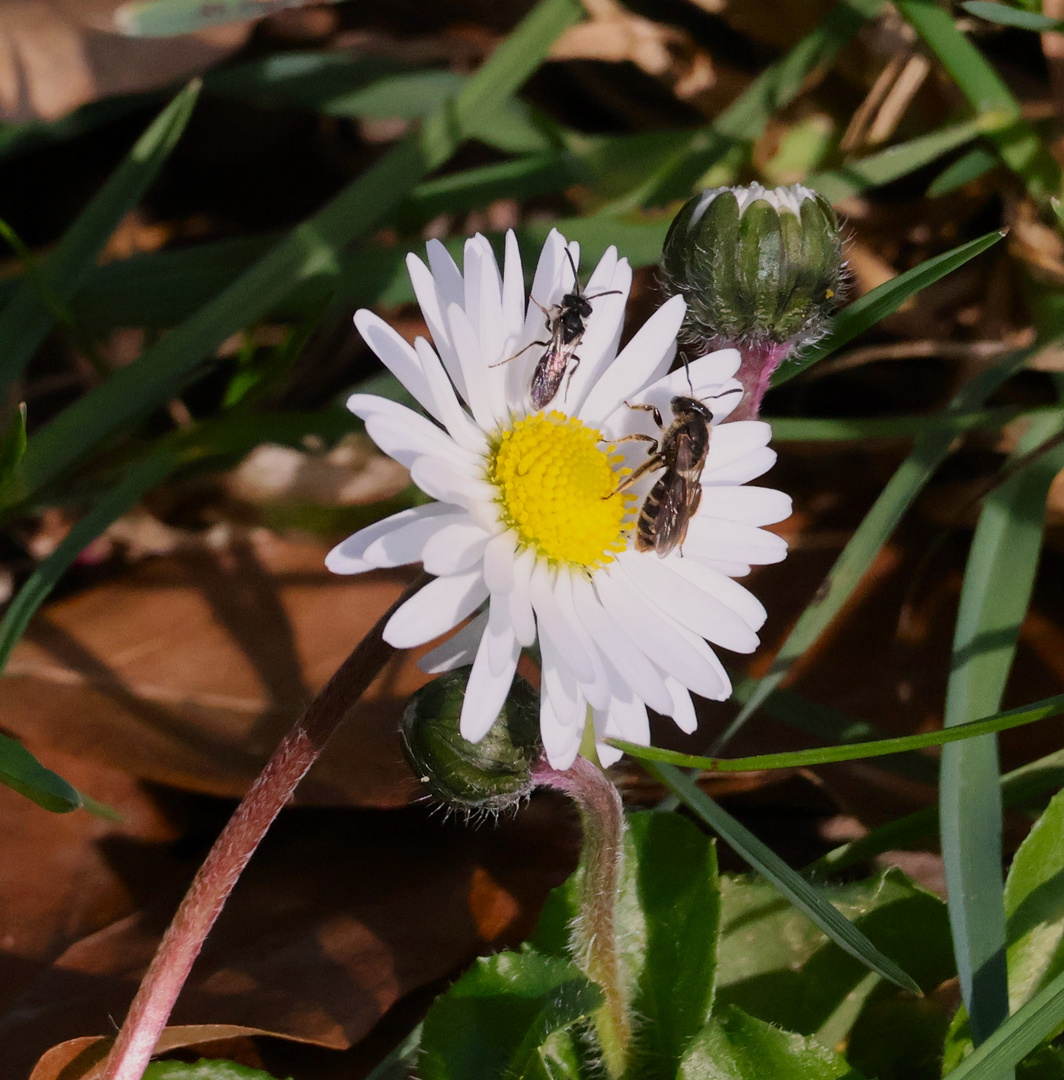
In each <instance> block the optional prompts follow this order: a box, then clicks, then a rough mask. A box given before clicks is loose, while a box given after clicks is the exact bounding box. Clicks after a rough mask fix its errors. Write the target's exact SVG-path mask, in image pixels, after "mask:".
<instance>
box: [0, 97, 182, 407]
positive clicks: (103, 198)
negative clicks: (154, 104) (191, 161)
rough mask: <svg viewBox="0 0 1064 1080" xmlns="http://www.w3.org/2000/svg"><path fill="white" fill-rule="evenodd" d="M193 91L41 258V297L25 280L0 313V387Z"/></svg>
mask: <svg viewBox="0 0 1064 1080" xmlns="http://www.w3.org/2000/svg"><path fill="white" fill-rule="evenodd" d="M199 89H200V83H199V81H198V80H197V81H195V82H192V83H190V84H189V85H188V86H187V87H185V89H184V90H182V91H181V93H179V94H178V95H177V97H175V98H174V100H173V101H172V102H171V103H170V104H169V105H168V106H167V107H166V108H165V109H164V110H163V111H162V113H160V115H159V116H158V117H157V118H156V120H155V121H154V122H153V123H152V124H151V125H150V126H149V128H148V129H147V131H145V132H144V134H143V135H142V136H141V137H140V138H139V139H138V140H137V142H136V144H135V145H134V146H133V149H132V150H130V152H129V155H128V156H127V157H126V159H125V160H124V161H123V162H122V164H121V165H119V167H118V168H117V169H116V170H115V171H114V173H113V174H112V175H111V177H110V179H109V180H108V181H107V183H106V184H104V186H103V188H102V189H101V190H100V191H99V193H98V194H97V195H96V196H95V197H94V198H93V199H92V201H91V202H90V203H89V205H88V206H87V207H86V208H85V209H84V210H83V211H82V212H81V213H80V214H79V215H78V218H77V220H76V221H75V222H74V224H73V225H71V227H70V228H69V229H68V230H67V232H66V235H65V236H64V237H63V239H62V240H60V241H59V243H58V244H57V245H56V247H55V248H54V250H53V251H52V252H51V253H50V254H49V256H48V258H47V259H45V260H44V262H43V263H42V265H41V266H40V268H39V274H40V277H41V279H42V283H43V284H44V285H45V286H46V294H45V296H42V295H41V290H40V289H39V288H38V287H37V286H36V285H35V283H34V282H33V281H32V280H30V279H27V280H24V281H23V282H22V285H21V286H20V288H19V290H18V291H17V292H16V293H15V295H14V296H13V297H12V299H11V300H10V302H9V303H8V304H7V305H6V306H5V307H4V309H3V311H0V388H3V387H7V386H10V385H11V384H12V383H13V382H14V381H15V379H17V378H18V377H19V376H20V375H21V374H22V370H23V368H24V367H25V366H26V364H27V363H28V362H29V359H30V357H31V356H32V355H33V353H34V351H35V350H36V349H37V347H38V346H39V345H40V343H41V342H42V341H43V340H44V337H45V335H46V334H47V333H48V331H49V330H50V329H51V328H52V325H53V323H54V318H55V316H54V312H53V311H52V310H51V308H50V306H49V300H51V301H52V303H55V302H59V303H60V304H66V303H68V302H69V300H70V299H71V297H72V296H73V295H74V293H75V292H76V291H77V290H78V287H79V286H80V285H81V283H82V282H83V281H84V279H85V278H86V276H87V275H88V274H89V272H90V271H91V270H92V268H93V265H94V264H95V261H96V256H97V255H98V254H99V253H100V250H101V248H102V247H103V246H104V244H105V243H106V242H107V239H108V237H109V236H110V235H111V233H113V232H114V230H115V228H116V227H117V226H118V223H119V222H120V221H121V220H122V218H123V217H125V215H126V214H127V213H128V212H129V210H130V209H132V208H133V207H134V206H135V205H136V204H137V202H139V200H140V197H141V196H142V195H143V194H144V191H145V189H146V188H147V187H148V185H149V184H150V183H151V182H152V180H154V179H155V176H156V174H157V173H158V171H159V169H160V168H161V166H162V164H163V162H164V161H165V160H166V159H167V157H168V156H169V154H170V151H171V150H172V149H173V148H174V146H175V145H176V144H177V140H178V139H179V138H180V137H181V133H182V132H183V131H184V130H185V125H186V124H187V123H188V119H189V117H190V116H191V115H192V109H193V106H194V105H195V103H196V98H197V96H198V94H199Z"/></svg>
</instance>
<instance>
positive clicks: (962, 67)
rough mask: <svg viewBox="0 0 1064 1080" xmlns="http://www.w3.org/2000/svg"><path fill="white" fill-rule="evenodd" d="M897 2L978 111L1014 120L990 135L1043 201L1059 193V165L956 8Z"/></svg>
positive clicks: (928, 1) (915, 0) (927, 0)
mask: <svg viewBox="0 0 1064 1080" xmlns="http://www.w3.org/2000/svg"><path fill="white" fill-rule="evenodd" d="M896 6H897V8H898V12H899V13H900V15H901V17H902V18H903V19H905V20H906V21H907V22H909V23H910V24H911V25H912V26H913V28H914V29H915V30H916V32H917V33H918V34H919V35H920V36H921V37H922V38H923V39H924V42H925V43H926V44H927V46H928V47H929V48H930V49H931V51H932V52H933V53H934V54H935V55H936V56H937V57H938V59H939V60H940V61H941V63H942V66H943V67H944V68H945V69H946V71H947V72H949V74H950V76H951V77H952V78H953V80H954V82H956V84H957V86H958V87H959V88H960V90H961V92H962V93H963V94H964V96H965V97H966V98H967V99H968V103H969V104H970V105H971V107H972V110H973V112H975V114H976V115H977V116H978V115H981V114H983V113H987V112H1003V113H1006V114H1007V115H1008V117H1009V118H1010V122H1009V123H1008V124H1007V125H1003V126H998V127H996V128H995V129H994V130H993V131H991V132H989V133H988V134H987V138H989V139H990V141H991V142H992V143H993V144H994V146H995V147H996V149H997V152H998V154H999V155H1000V156H1001V160H1002V161H1004V162H1005V164H1006V165H1008V167H1009V168H1010V169H1012V170H1013V172H1015V173H1016V174H1017V175H1018V176H1019V177H1020V178H1021V179H1022V180H1023V181H1024V183H1025V184H1026V185H1027V190H1028V191H1029V192H1030V194H1031V195H1033V196H1034V197H1035V198H1036V199H1038V200H1045V199H1048V198H1049V196H1051V195H1059V194H1060V190H1061V174H1060V166H1059V165H1057V163H1056V161H1055V160H1054V159H1053V156H1052V155H1051V154H1050V153H1049V151H1048V150H1047V149H1046V147H1045V145H1044V144H1043V143H1042V141H1041V139H1039V137H1038V134H1037V133H1036V132H1035V130H1034V128H1033V127H1032V126H1031V125H1030V124H1029V123H1028V122H1027V121H1026V120H1024V119H1023V118H1022V115H1021V111H1020V105H1019V102H1017V100H1016V98H1015V97H1014V96H1013V94H1012V92H1011V91H1010V90H1009V88H1008V86H1007V85H1006V84H1005V82H1004V80H1003V79H1002V78H1001V76H1000V75H999V74H998V73H997V71H996V70H995V69H994V67H993V65H992V64H990V62H989V61H988V60H987V59H986V57H984V56H983V54H982V53H981V52H980V51H979V50H978V49H977V48H976V47H975V45H973V44H972V42H971V41H969V40H968V38H966V37H965V36H964V34H963V33H962V32H961V30H960V29H959V28H958V27H957V25H956V23H955V22H954V19H953V15H952V13H951V12H950V11H949V10H947V9H946V8H945V7H941V6H939V5H938V4H937V3H935V2H934V0H897V5H896Z"/></svg>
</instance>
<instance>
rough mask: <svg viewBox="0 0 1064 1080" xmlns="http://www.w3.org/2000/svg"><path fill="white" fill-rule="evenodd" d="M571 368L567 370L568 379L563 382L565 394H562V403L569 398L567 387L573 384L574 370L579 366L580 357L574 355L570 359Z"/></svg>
mask: <svg viewBox="0 0 1064 1080" xmlns="http://www.w3.org/2000/svg"><path fill="white" fill-rule="evenodd" d="M571 363H572V366H571V367H570V368H569V378H568V379H566V380H565V393H564V394H562V401H564V400H565V399H566V398H567V397H568V396H569V387H570V386H572V384H573V376H574V375H575V374H576V369H577V368H578V367H579V366H580V357H579V356H577V355H576V354H575V353H574V354H573V357H572V361H571Z"/></svg>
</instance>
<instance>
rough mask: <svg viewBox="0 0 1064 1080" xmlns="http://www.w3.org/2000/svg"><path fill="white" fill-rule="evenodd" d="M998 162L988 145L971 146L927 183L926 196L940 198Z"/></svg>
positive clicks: (992, 167) (985, 172)
mask: <svg viewBox="0 0 1064 1080" xmlns="http://www.w3.org/2000/svg"><path fill="white" fill-rule="evenodd" d="M998 164H999V159H998V156H997V154H995V153H994V151H993V150H992V149H991V148H990V147H988V146H983V145H979V146H973V147H972V148H971V150H969V151H968V152H967V153H966V154H962V155H961V156H960V157H959V158H957V160H956V161H955V162H953V164H952V165H947V166H946V168H944V169H943V170H942V172H940V173H939V174H938V176H936V177H935V178H934V180H932V181H931V183H930V184H928V185H927V197H928V198H929V199H940V198H942V196H943V195H950V194H952V193H953V192H954V191H957V190H959V189H960V188H962V187H964V185H965V184H970V183H971V182H972V181H973V180H978V179H979V177H980V176H985V175H986V174H987V173H988V172H990V171H991V170H993V169H996V168H997V167H998Z"/></svg>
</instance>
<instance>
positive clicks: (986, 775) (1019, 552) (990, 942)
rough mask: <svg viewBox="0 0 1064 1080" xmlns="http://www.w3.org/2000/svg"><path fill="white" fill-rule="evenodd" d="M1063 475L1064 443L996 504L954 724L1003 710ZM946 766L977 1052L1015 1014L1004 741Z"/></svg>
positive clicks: (945, 814) (965, 591)
mask: <svg viewBox="0 0 1064 1080" xmlns="http://www.w3.org/2000/svg"><path fill="white" fill-rule="evenodd" d="M1062 430H1064V422H1062V421H1061V419H1060V418H1059V417H1043V418H1042V419H1040V420H1038V421H1036V422H1035V423H1033V424H1032V425H1031V427H1030V428H1029V429H1028V430H1027V432H1025V434H1024V436H1023V437H1022V438H1021V440H1020V442H1019V444H1018V446H1017V450H1016V453H1017V455H1021V454H1025V453H1027V452H1029V451H1031V450H1033V449H1035V448H1036V447H1038V446H1040V445H1041V444H1042V443H1043V442H1044V441H1045V440H1047V439H1050V438H1052V437H1053V436H1055V435H1057V434H1059V433H1060V432H1061V431H1062ZM1061 468H1064V447H1059V446H1058V447H1055V448H1053V449H1052V450H1050V451H1049V452H1048V453H1047V454H1045V455H1044V456H1042V457H1039V458H1036V459H1035V460H1034V461H1033V462H1032V463H1031V464H1029V465H1028V466H1027V467H1026V468H1024V469H1023V470H1021V471H1020V472H1018V473H1017V474H1016V475H1014V476H1012V477H1010V479H1008V480H1007V481H1006V482H1005V483H1004V484H1002V485H1001V486H1000V487H999V488H997V489H996V490H995V491H993V492H992V493H991V494H990V495H989V496H988V497H987V500H986V503H985V505H984V507H983V512H982V514H981V515H980V518H979V524H978V526H977V528H976V531H975V537H974V539H973V541H972V548H971V552H970V554H969V557H968V566H967V569H966V571H965V575H964V585H963V587H962V589H961V599H960V608H959V611H958V614H957V630H956V635H955V637H954V642H953V663H952V670H951V673H950V679H949V687H948V690H947V694H946V710H945V718H944V720H945V724H946V726H947V727H954V726H956V725H960V724H963V723H965V722H966V721H969V720H971V719H972V718H973V717H975V716H979V715H982V714H985V713H986V712H987V711H988V710H994V709H997V708H999V707H1000V703H1001V698H1002V695H1003V694H1004V691H1005V682H1006V680H1007V679H1008V674H1009V671H1010V670H1011V667H1012V661H1013V657H1014V656H1015V653H1016V642H1017V639H1018V636H1019V631H1020V625H1021V624H1022V622H1023V619H1024V617H1025V615H1026V614H1027V608H1028V605H1029V604H1030V598H1031V592H1032V590H1033V588H1034V578H1035V573H1036V571H1037V567H1038V554H1039V551H1040V549H1041V546H1042V534H1043V516H1044V512H1045V501H1046V496H1047V494H1048V491H1049V485H1050V484H1051V483H1052V481H1053V479H1054V477H1055V476H1056V474H1057V473H1058V472H1059V471H1060V469H1061ZM941 767H942V780H941V784H940V790H939V813H940V817H941V835H942V859H943V866H944V869H945V875H946V886H947V889H948V891H949V913H950V925H951V926H952V929H953V943H954V951H955V952H956V955H957V972H958V975H959V976H960V982H961V991H962V993H963V996H964V1001H965V1004H966V1006H967V1008H968V1015H969V1022H970V1025H971V1031H972V1037H973V1039H974V1040H975V1042H976V1044H977V1045H978V1044H979V1043H981V1042H983V1041H984V1040H985V1039H987V1038H988V1037H989V1036H990V1034H991V1033H992V1032H993V1031H994V1029H995V1028H996V1027H997V1026H998V1025H999V1024H1000V1023H1001V1022H1002V1021H1003V1020H1004V1019H1005V1017H1007V1016H1008V1012H1009V999H1008V979H1007V975H1006V970H1005V911H1004V907H1003V904H1002V890H1003V886H1004V883H1003V879H1002V874H1001V865H1002V858H1003V852H1002V839H1001V828H1002V823H1001V796H1000V790H999V788H1000V776H999V769H998V755H997V741H996V739H994V738H993V737H992V736H985V737H983V738H980V739H975V740H972V741H969V742H964V743H957V744H953V745H950V746H947V747H945V748H944V749H943V752H942V766H941Z"/></svg>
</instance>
